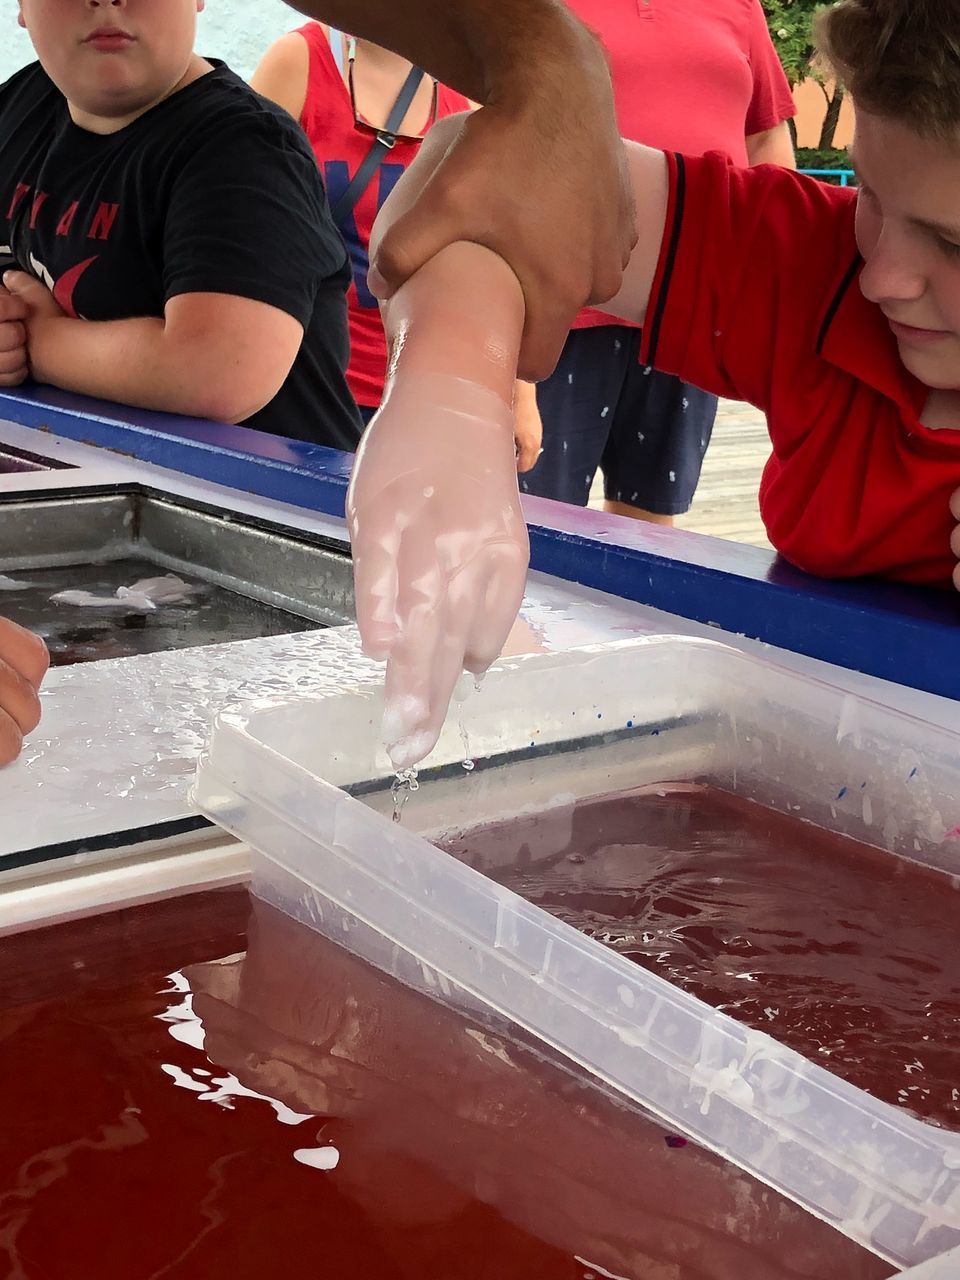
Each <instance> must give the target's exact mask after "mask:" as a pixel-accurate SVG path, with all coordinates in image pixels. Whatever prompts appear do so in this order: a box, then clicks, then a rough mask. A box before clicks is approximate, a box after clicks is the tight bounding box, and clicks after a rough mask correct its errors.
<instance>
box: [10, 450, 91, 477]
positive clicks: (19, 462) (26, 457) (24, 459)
mask: <svg viewBox="0 0 960 1280" xmlns="http://www.w3.org/2000/svg"><path fill="white" fill-rule="evenodd" d="M72 465H73V464H72V463H69V462H60V461H58V460H57V459H55V458H43V457H41V456H40V454H39V453H31V452H29V450H27V449H17V448H15V446H14V445H12V444H3V445H0V475H5V474H9V473H11V472H14V471H66V470H71V469H72Z"/></svg>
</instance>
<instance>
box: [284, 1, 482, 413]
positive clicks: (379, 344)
mask: <svg viewBox="0 0 960 1280" xmlns="http://www.w3.org/2000/svg"><path fill="white" fill-rule="evenodd" d="M299 34H300V35H301V36H303V38H304V40H306V42H307V46H308V48H309V51H310V70H309V76H308V80H307V96H306V100H305V102H304V105H303V111H302V113H301V115H300V124H301V125H302V126H303V130H304V132H305V133H306V135H307V137H308V138H309V139H310V145H311V146H312V147H313V150H314V154H315V155H316V157H317V163H318V164H319V165H320V168H321V170H322V172H323V176H324V181H325V182H326V186H327V196H328V198H329V200H330V204H331V206H332V205H335V204H336V202H337V200H338V198H339V197H340V196H341V195H342V193H343V192H344V191H346V189H347V187H348V185H349V183H350V180H351V179H352V177H353V175H354V174H355V173H356V171H357V170H358V169H359V167H360V165H361V164H362V163H363V160H364V158H365V157H366V155H367V152H368V151H369V150H370V148H371V146H372V145H373V142H374V138H375V134H374V133H373V132H372V131H371V130H370V129H368V128H364V127H362V126H358V125H357V123H356V121H355V120H354V116H353V105H352V103H351V101H350V91H349V89H348V88H347V86H346V85H345V84H344V82H343V77H342V76H341V74H340V71H339V69H338V67H337V64H336V62H335V61H334V58H333V54H332V53H331V51H330V43H329V41H328V39H327V35H326V32H325V31H324V29H323V27H322V26H321V25H320V24H319V23H318V22H308V23H307V24H306V26H303V27H301V28H300V29H299ZM469 109H470V103H469V101H468V100H467V99H466V98H465V97H463V95H462V94H459V93H455V92H454V90H453V89H448V88H447V87H446V86H445V85H440V86H439V87H438V90H437V117H438V118H439V117H440V116H448V115H452V114H453V113H454V112H456V111H467V110H469ZM423 124H424V127H426V125H427V124H428V121H426V120H424V122H423ZM419 150H420V139H419V138H398V139H397V142H396V145H395V146H394V147H393V148H392V149H391V150H390V151H389V152H388V153H387V155H386V157H385V158H384V160H383V162H382V163H381V165H380V167H379V169H378V170H377V171H376V173H374V175H373V178H372V179H371V180H370V183H369V185H368V186H367V189H366V191H364V193H363V195H362V196H361V197H360V199H359V200H358V201H357V204H356V206H355V208H354V210H353V213H352V214H351V215H350V217H349V218H348V219H347V221H346V222H345V223H344V224H343V225H341V227H340V231H341V233H342V234H343V238H344V241H345V243H346V246H347V251H348V253H349V255H350V267H351V272H352V275H353V279H352V281H351V283H350V288H349V290H348V291H347V310H348V319H349V324H350V364H349V366H348V368H347V382H348V383H349V384H350V390H351V391H352V392H353V395H354V399H355V400H356V401H357V403H358V404H361V405H366V406H369V407H376V406H377V405H379V403H380V399H381V396H382V394H383V380H384V376H385V374H386V368H387V345H386V339H385V337H384V333H383V324H382V323H381V320H380V309H379V307H378V305H377V300H376V298H374V296H373V294H372V293H371V292H370V290H369V289H368V288H367V270H368V268H369V265H370V264H369V250H370V232H371V230H372V229H373V220H374V218H375V217H376V216H377V213H378V211H379V209H380V206H381V205H382V204H383V202H384V200H386V198H387V196H388V195H389V194H390V192H391V191H392V190H393V188H394V186H395V185H396V184H397V182H398V180H399V178H400V175H401V174H402V173H403V171H404V169H406V167H407V166H408V165H409V164H410V163H411V161H412V160H413V158H414V157H415V156H416V154H417V152H418V151H419Z"/></svg>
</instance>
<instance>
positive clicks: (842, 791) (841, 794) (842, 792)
mask: <svg viewBox="0 0 960 1280" xmlns="http://www.w3.org/2000/svg"><path fill="white" fill-rule="evenodd" d="M846 794H847V788H846V787H841V788H840V790H839V791H838V792H837V799H838V800H842V799H843V797H844V796H845V795H846Z"/></svg>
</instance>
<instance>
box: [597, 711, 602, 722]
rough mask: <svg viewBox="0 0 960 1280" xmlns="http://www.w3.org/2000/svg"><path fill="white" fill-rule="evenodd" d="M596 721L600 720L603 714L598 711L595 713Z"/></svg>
mask: <svg viewBox="0 0 960 1280" xmlns="http://www.w3.org/2000/svg"><path fill="white" fill-rule="evenodd" d="M597 719H598V720H602V719H603V712H602V711H598V712H597Z"/></svg>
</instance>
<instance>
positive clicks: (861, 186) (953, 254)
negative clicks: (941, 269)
mask: <svg viewBox="0 0 960 1280" xmlns="http://www.w3.org/2000/svg"><path fill="white" fill-rule="evenodd" d="M857 191H858V196H859V198H860V199H863V200H868V201H869V202H870V204H872V205H873V206H874V207H875V208H877V209H878V210H879V208H880V201H879V200H878V199H877V197H876V195H875V193H874V192H873V191H871V189H870V188H869V187H868V186H866V184H865V183H863V182H859V183H858V187H857ZM918 225H919V227H920V229H921V230H923V231H926V233H927V234H928V235H929V236H930V237H932V239H933V241H934V243H935V244H936V247H937V249H938V250H939V251H940V252H941V253H942V254H943V255H944V256H945V257H947V258H960V244H958V243H957V242H956V241H955V240H951V239H950V238H949V237H948V236H945V235H943V234H942V232H939V231H937V230H936V229H935V228H934V227H931V226H926V225H924V224H923V223H922V222H921V223H919V224H918Z"/></svg>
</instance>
